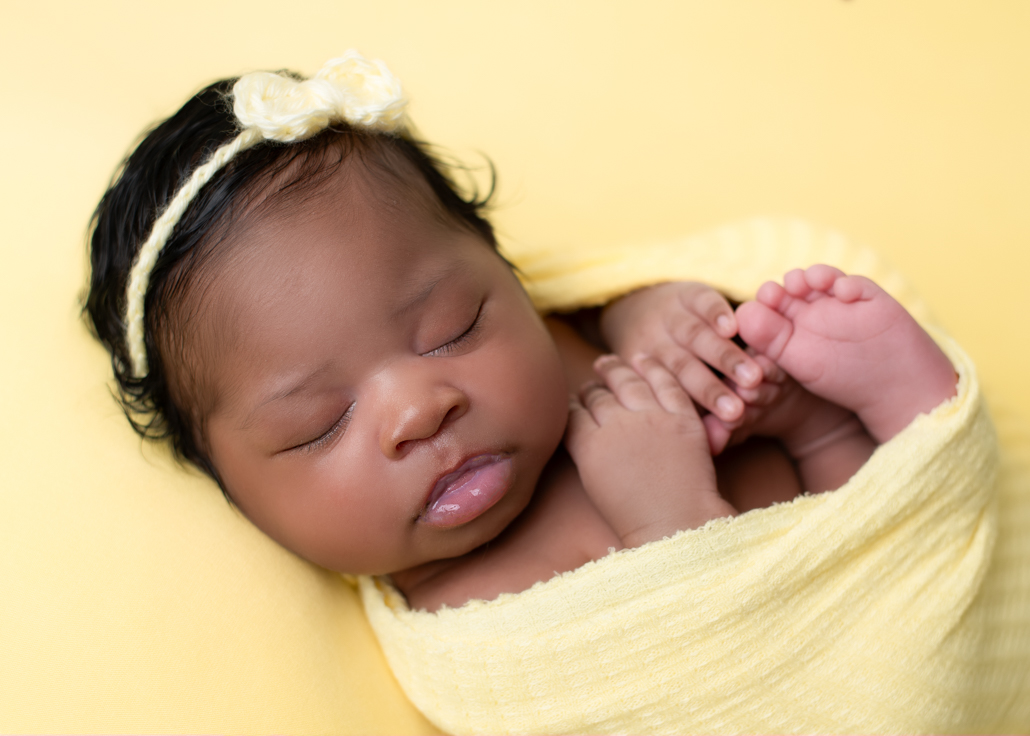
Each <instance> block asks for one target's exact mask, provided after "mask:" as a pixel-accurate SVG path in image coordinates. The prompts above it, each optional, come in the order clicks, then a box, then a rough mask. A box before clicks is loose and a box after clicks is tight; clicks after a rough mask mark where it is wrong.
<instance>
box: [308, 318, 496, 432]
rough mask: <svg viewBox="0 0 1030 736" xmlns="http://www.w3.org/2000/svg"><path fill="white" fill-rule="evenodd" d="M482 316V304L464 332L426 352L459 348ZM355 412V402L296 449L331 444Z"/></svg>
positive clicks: (472, 334)
mask: <svg viewBox="0 0 1030 736" xmlns="http://www.w3.org/2000/svg"><path fill="white" fill-rule="evenodd" d="M482 316H483V305H482V304H480V305H479V310H478V311H477V312H476V316H475V318H474V319H473V320H472V324H470V325H469V326H468V328H467V329H466V330H465V331H464V332H462V333H461V334H460V335H458V336H457V337H456V338H454V339H453V340H450V341H449V342H446V343H444V344H443V345H441V346H440V347H438V348H436V349H435V350H431V351H430V352H428V353H426V355H428V356H433V355H439V354H441V353H449V352H451V351H452V350H457V349H458V348H460V347H461V346H463V345H465V344H466V343H468V342H469V341H470V340H471V339H472V338H473V337H475V335H476V333H477V332H479V326H480V324H481V323H482ZM353 414H354V404H351V405H350V406H348V407H347V411H345V412H344V413H343V416H341V417H340V418H339V419H338V420H336V423H335V424H334V425H333V426H332V427H330V428H329V429H328V430H327V431H326V432H325V433H324V434H322V435H320V436H318V437H316V438H315V439H313V440H311V441H310V442H305V443H304V444H302V445H297V448H296V449H298V450H303V451H304V452H314V451H316V450H320V449H321V448H323V447H325V446H326V445H327V444H329V442H331V441H332V440H333V438H334V437H336V436H337V435H338V434H340V433H341V432H342V431H343V430H345V429H346V428H347V425H348V424H350V420H351V416H352V415H353Z"/></svg>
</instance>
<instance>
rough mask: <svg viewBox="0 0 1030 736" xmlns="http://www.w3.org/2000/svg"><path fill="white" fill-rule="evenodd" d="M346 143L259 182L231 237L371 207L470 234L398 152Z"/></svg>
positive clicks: (309, 154) (284, 167) (307, 154)
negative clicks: (353, 206) (356, 207)
mask: <svg viewBox="0 0 1030 736" xmlns="http://www.w3.org/2000/svg"><path fill="white" fill-rule="evenodd" d="M346 141H347V139H341V140H340V141H338V142H337V144H336V145H330V146H327V147H326V148H324V149H319V150H316V151H311V152H305V153H302V154H300V155H297V156H294V157H293V158H292V159H290V160H288V161H287V162H286V163H285V164H284V165H282V166H280V167H278V168H277V169H275V170H273V171H271V172H267V173H266V175H265V176H264V177H263V178H261V179H258V180H257V181H255V182H254V184H253V185H252V187H251V189H250V191H249V192H247V193H246V195H245V197H244V201H243V202H242V206H241V207H240V208H239V211H240V217H238V218H237V223H236V224H237V225H238V227H236V228H235V230H236V232H234V233H230V235H235V236H245V235H246V233H247V232H248V231H250V230H251V229H253V228H254V227H268V226H272V227H275V226H276V225H278V226H280V227H285V228H288V227H290V226H291V225H296V223H297V221H298V220H305V219H310V218H313V217H319V216H322V215H324V214H326V213H328V212H332V211H334V210H336V209H338V208H340V207H347V206H348V205H349V204H350V203H359V204H361V203H364V204H371V205H373V206H374V207H376V208H378V209H381V210H383V211H384V212H386V213H388V214H389V215H390V216H391V219H392V220H406V219H410V218H415V219H418V220H419V221H420V224H423V225H424V224H426V223H428V222H432V223H435V224H436V225H438V226H440V227H447V228H459V229H467V228H468V226H467V224H466V223H464V222H461V221H460V220H459V219H458V218H457V217H456V216H455V214H454V213H452V212H450V211H448V209H447V207H445V206H444V204H443V202H442V201H441V200H440V197H439V196H438V194H437V193H436V192H435V191H434V189H433V187H432V185H431V184H430V182H429V181H428V180H427V178H426V175H425V174H424V173H423V172H421V171H420V170H419V169H418V167H417V166H415V164H414V163H412V162H411V161H410V160H408V158H407V157H405V156H403V155H401V154H400V153H399V152H398V151H397V150H396V149H395V148H394V147H393V146H390V145H384V144H383V143H382V142H381V141H380V142H379V143H378V144H377V145H367V146H355V145H354V142H353V140H350V141H349V144H346V145H345V142H346Z"/></svg>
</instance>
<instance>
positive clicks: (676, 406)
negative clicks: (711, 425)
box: [631, 353, 697, 417]
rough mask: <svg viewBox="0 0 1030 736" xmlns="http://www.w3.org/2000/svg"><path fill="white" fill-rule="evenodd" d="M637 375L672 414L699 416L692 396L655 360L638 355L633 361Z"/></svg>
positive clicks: (660, 403) (661, 404)
mask: <svg viewBox="0 0 1030 736" xmlns="http://www.w3.org/2000/svg"><path fill="white" fill-rule="evenodd" d="M631 362H632V365H633V367H634V368H636V370H637V373H639V374H640V375H641V376H643V378H644V380H645V381H647V384H648V385H649V386H650V387H651V391H652V392H653V393H654V396H655V398H656V399H657V400H658V404H659V405H660V406H661V407H662V408H663V409H665V411H667V412H669V413H670V414H685V415H687V416H693V417H696V416H697V409H695V408H694V402H693V401H691V400H690V396H688V395H687V392H686V391H684V390H683V387H682V386H681V385H680V382H679V381H678V380H677V379H676V377H675V376H674V375H672V374H671V373H670V372H669V369H668V368H666V367H665V366H664V365H662V364H661V363H659V362H658V361H657V360H655V359H654V358H652V357H650V356H647V355H644V354H642V353H641V354H638V355H636V356H634V358H633V360H632V361H631Z"/></svg>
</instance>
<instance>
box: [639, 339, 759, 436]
mask: <svg viewBox="0 0 1030 736" xmlns="http://www.w3.org/2000/svg"><path fill="white" fill-rule="evenodd" d="M657 358H658V360H659V361H660V362H661V363H662V364H663V365H665V367H666V368H668V369H669V370H670V371H671V372H672V374H673V375H674V376H676V379H677V380H678V381H679V382H680V386H682V387H683V390H684V391H686V392H687V394H688V395H689V396H690V398H692V399H693V400H694V401H696V402H697V403H698V404H700V405H701V406H703V407H704V408H705V409H707V410H708V411H710V412H712V413H713V414H716V415H718V417H719V418H720V419H724V420H726V421H728V422H732V421H733V420H734V419H736V418H738V417H739V416H740V415H741V414H742V413H743V412H744V403H743V402H742V401H741V400H740V398H738V397H737V396H736V395H735V394H734V393H733V391H732V390H730V388H729V387H728V386H727V385H726V384H725V383H723V382H722V381H720V380H719V379H718V378H716V376H715V374H714V373H712V369H711V368H709V367H708V365H706V364H705V363H703V362H701V361H700V360H699V359H698V358H696V357H695V356H693V355H691V354H690V352H688V351H686V350H683V349H682V348H680V347H678V346H677V347H674V348H667V349H665V350H662V351H661V352H660V353H659V354H658V355H657Z"/></svg>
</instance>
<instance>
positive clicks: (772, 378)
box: [747, 348, 787, 383]
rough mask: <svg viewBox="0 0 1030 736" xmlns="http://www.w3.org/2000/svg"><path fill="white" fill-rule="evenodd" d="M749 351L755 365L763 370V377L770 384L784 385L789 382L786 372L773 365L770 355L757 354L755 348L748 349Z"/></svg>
mask: <svg viewBox="0 0 1030 736" xmlns="http://www.w3.org/2000/svg"><path fill="white" fill-rule="evenodd" d="M747 351H748V355H750V356H751V357H752V358H754V360H755V363H756V364H757V365H758V367H759V368H761V369H762V375H763V376H764V378H765V380H766V381H769V382H770V383H783V382H784V381H786V380H787V374H786V372H785V371H784V370H783V369H782V368H780V367H779V366H778V365H776V364H775V363H773V361H772V359H771V358H770V357H769V356H768V355H764V354H763V353H759V352H755V350H754V349H753V348H748V349H747Z"/></svg>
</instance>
